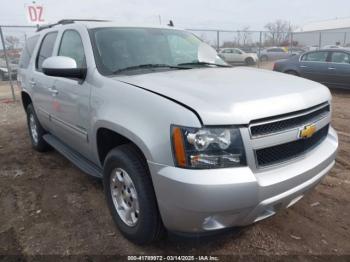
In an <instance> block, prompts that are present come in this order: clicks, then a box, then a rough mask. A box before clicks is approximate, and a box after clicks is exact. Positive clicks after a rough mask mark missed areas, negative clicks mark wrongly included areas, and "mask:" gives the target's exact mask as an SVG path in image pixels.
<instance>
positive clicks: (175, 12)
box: [0, 0, 350, 30]
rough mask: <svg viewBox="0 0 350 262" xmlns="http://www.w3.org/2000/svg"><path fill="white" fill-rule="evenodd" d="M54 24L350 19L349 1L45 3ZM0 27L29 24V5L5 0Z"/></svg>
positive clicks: (223, 24)
mask: <svg viewBox="0 0 350 262" xmlns="http://www.w3.org/2000/svg"><path fill="white" fill-rule="evenodd" d="M36 2H37V3H38V4H42V5H44V8H45V11H44V17H45V19H46V20H47V21H49V22H54V21H57V20H59V19H63V18H73V17H74V18H99V19H111V20H116V21H123V22H125V21H126V22H134V23H139V22H145V23H149V24H152V23H153V24H156V23H159V15H160V17H161V20H162V23H163V24H165V23H166V22H168V20H169V19H172V20H173V21H174V23H175V25H176V26H177V27H182V28H212V29H232V30H239V29H242V28H243V27H245V26H249V27H250V29H251V30H261V29H263V27H264V25H265V24H266V23H268V22H271V21H275V20H276V19H284V20H288V21H290V22H291V23H292V24H293V25H298V26H302V25H304V24H306V23H309V22H313V21H320V20H326V19H334V18H336V17H338V18H341V17H348V16H350V0H332V1H330V0H173V1H168V0H70V1H69V0H40V1H36ZM0 3H1V5H0V24H27V19H26V12H25V4H29V3H31V1H20V0H1V2H0Z"/></svg>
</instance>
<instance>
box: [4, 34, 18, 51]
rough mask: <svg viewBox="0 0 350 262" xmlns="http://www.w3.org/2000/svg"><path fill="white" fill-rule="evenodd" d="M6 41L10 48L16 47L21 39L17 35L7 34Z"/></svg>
mask: <svg viewBox="0 0 350 262" xmlns="http://www.w3.org/2000/svg"><path fill="white" fill-rule="evenodd" d="M5 41H6V44H7V48H8V49H16V48H17V47H18V45H19V43H20V40H19V38H18V37H16V36H6V37H5Z"/></svg>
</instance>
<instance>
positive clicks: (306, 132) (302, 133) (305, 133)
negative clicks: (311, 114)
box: [299, 124, 316, 139]
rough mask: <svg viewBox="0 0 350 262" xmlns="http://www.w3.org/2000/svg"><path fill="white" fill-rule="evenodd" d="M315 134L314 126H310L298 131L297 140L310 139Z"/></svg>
mask: <svg viewBox="0 0 350 262" xmlns="http://www.w3.org/2000/svg"><path fill="white" fill-rule="evenodd" d="M315 132H316V125H314V124H310V125H306V126H304V127H303V128H302V129H300V130H299V138H302V139H303V138H310V137H312V136H313V134H315Z"/></svg>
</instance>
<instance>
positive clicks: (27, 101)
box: [21, 91, 33, 111]
mask: <svg viewBox="0 0 350 262" xmlns="http://www.w3.org/2000/svg"><path fill="white" fill-rule="evenodd" d="M21 100H22V105H23V109H24V111H27V107H28V105H30V104H32V103H33V100H32V98H31V97H30V95H29V94H28V93H27V92H25V91H22V92H21Z"/></svg>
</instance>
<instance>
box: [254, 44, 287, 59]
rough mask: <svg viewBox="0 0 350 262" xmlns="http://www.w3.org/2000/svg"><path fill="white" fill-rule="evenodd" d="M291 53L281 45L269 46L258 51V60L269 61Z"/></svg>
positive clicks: (285, 56) (284, 57)
mask: <svg viewBox="0 0 350 262" xmlns="http://www.w3.org/2000/svg"><path fill="white" fill-rule="evenodd" d="M290 56H291V54H289V53H288V52H286V50H285V49H284V48H282V47H270V48H267V49H264V50H262V51H261V52H260V56H259V59H260V61H271V60H278V59H286V58H289V57H290Z"/></svg>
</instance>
